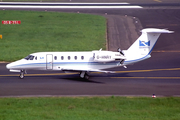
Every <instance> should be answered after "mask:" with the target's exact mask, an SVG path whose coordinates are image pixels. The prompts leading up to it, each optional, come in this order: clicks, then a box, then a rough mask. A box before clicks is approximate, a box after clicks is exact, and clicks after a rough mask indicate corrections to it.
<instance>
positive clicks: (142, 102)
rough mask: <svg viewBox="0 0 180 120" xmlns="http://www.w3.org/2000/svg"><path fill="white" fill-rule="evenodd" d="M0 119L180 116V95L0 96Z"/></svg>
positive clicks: (163, 119)
mask: <svg viewBox="0 0 180 120" xmlns="http://www.w3.org/2000/svg"><path fill="white" fill-rule="evenodd" d="M0 108H1V109H0V120H72V119H73V120H179V118H180V98H174V97H170V98H155V99H153V98H143V97H142V98H128V97H113V96H112V97H76V98H67V97H66V98H64V97H62V98H58V97H52V98H0Z"/></svg>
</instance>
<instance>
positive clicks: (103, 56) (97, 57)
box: [93, 51, 125, 62]
mask: <svg viewBox="0 0 180 120" xmlns="http://www.w3.org/2000/svg"><path fill="white" fill-rule="evenodd" d="M93 59H94V61H95V62H111V61H115V60H123V59H125V57H124V56H123V55H121V54H120V53H119V52H111V51H97V52H94V53H93Z"/></svg>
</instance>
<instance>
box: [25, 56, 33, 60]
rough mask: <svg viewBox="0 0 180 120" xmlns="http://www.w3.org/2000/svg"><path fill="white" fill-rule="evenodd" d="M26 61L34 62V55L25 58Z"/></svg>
mask: <svg viewBox="0 0 180 120" xmlns="http://www.w3.org/2000/svg"><path fill="white" fill-rule="evenodd" d="M24 59H26V60H33V59H34V56H32V55H28V56H27V57H25V58H24Z"/></svg>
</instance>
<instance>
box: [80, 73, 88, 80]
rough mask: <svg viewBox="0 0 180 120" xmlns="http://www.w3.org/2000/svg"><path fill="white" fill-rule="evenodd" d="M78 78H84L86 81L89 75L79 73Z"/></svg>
mask: <svg viewBox="0 0 180 120" xmlns="http://www.w3.org/2000/svg"><path fill="white" fill-rule="evenodd" d="M80 77H81V78H84V79H86V80H88V79H89V75H88V74H87V72H84V71H83V72H80Z"/></svg>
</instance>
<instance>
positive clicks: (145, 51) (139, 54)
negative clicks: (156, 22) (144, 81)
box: [126, 28, 173, 62]
mask: <svg viewBox="0 0 180 120" xmlns="http://www.w3.org/2000/svg"><path fill="white" fill-rule="evenodd" d="M141 32H142V34H141V36H140V37H139V38H138V39H137V40H136V41H135V42H134V43H133V44H132V45H131V46H130V47H129V49H128V50H127V51H126V53H127V54H126V57H127V59H129V60H127V61H133V62H138V61H141V60H143V59H147V58H149V57H150V53H151V52H152V49H153V47H154V45H155V43H156V42H157V39H158V38H159V36H160V34H161V33H173V31H169V30H166V29H157V28H147V29H143V30H142V31H141Z"/></svg>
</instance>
